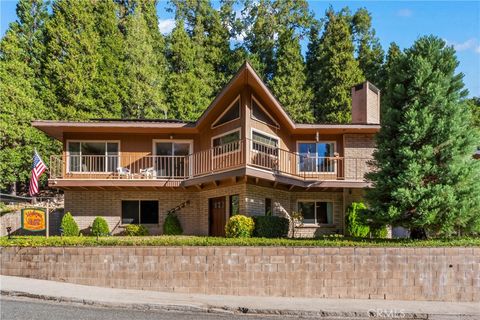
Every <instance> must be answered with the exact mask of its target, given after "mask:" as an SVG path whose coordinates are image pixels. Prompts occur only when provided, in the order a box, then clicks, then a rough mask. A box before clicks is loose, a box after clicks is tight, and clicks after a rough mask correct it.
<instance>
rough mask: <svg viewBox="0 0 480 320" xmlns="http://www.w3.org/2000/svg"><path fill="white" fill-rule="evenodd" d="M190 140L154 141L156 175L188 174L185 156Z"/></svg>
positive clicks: (177, 175) (178, 175)
mask: <svg viewBox="0 0 480 320" xmlns="http://www.w3.org/2000/svg"><path fill="white" fill-rule="evenodd" d="M190 146H191V142H190V141H188V142H181V141H158V142H155V150H154V152H155V155H157V156H160V157H155V171H156V175H157V176H158V177H172V176H173V177H185V176H187V175H188V174H189V168H187V162H186V161H185V158H186V156H188V155H189V154H190Z"/></svg>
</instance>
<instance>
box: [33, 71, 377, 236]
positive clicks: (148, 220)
mask: <svg viewBox="0 0 480 320" xmlns="http://www.w3.org/2000/svg"><path fill="white" fill-rule="evenodd" d="M352 119H353V121H352V122H353V123H352V124H299V123H295V122H294V121H292V119H290V117H289V116H288V115H287V113H286V112H285V111H284V109H283V108H282V106H281V105H280V103H279V102H278V101H277V99H276V98H275V97H274V96H273V95H272V93H271V92H270V91H269V90H268V89H267V87H266V85H265V84H264V83H263V82H262V80H261V79H260V78H259V76H258V75H257V74H256V73H255V71H254V70H253V69H252V67H251V66H250V65H249V64H248V63H245V64H244V65H243V66H242V67H241V68H240V70H239V71H238V72H237V74H236V75H235V76H234V77H233V78H232V80H231V81H230V82H229V83H228V84H227V85H226V87H225V88H224V89H223V90H222V91H221V92H220V93H219V94H218V96H217V97H216V98H215V100H214V101H213V102H212V103H211V105H210V106H209V107H208V108H207V109H206V110H205V112H204V113H203V114H202V116H201V117H200V118H199V119H198V120H197V121H195V122H183V121H176V120H111V119H103V120H92V121H85V122H71V121H34V122H33V126H34V127H36V128H38V129H40V130H42V131H43V132H45V133H46V134H48V135H49V136H51V137H54V138H56V139H58V140H60V141H62V142H63V153H62V155H58V156H53V157H52V158H51V162H50V177H49V186H50V187H53V188H57V189H60V190H63V191H64V194H65V211H66V212H67V211H68V212H71V213H72V215H73V216H74V217H75V219H76V220H77V222H78V223H79V226H80V228H81V229H84V230H88V228H89V227H90V226H91V224H92V222H93V219H94V218H95V217H96V216H103V217H105V218H106V219H107V221H108V223H109V225H110V228H111V230H113V233H119V232H121V231H122V230H123V226H124V225H126V224H132V223H135V224H144V225H146V226H147V227H148V228H149V229H150V231H151V233H152V234H160V233H161V232H162V226H163V221H164V219H165V217H166V215H167V212H169V211H171V210H174V211H176V213H177V215H178V217H179V219H180V221H181V223H182V226H183V229H184V233H185V234H191V235H213V236H223V235H224V233H225V231H224V226H225V223H226V221H227V219H228V217H229V216H231V215H234V214H237V213H240V214H245V215H250V216H252V215H264V214H270V213H271V214H273V215H280V216H287V217H288V216H289V214H291V213H292V212H293V211H301V212H302V213H303V215H304V219H305V220H304V226H303V227H302V228H301V231H300V232H297V234H299V235H302V236H314V235H319V234H331V233H343V232H344V215H345V210H346V208H347V207H348V205H349V204H350V203H351V202H352V201H355V200H358V199H360V198H361V197H362V195H363V192H364V189H365V188H367V187H368V183H367V182H366V181H365V179H364V174H365V173H366V172H367V171H369V170H370V168H369V164H368V162H369V160H370V159H371V158H372V152H373V150H374V148H375V142H374V136H375V134H376V133H377V132H378V131H379V129H380V125H379V123H380V93H379V90H378V89H377V88H376V87H375V86H373V85H372V84H371V83H369V82H365V83H362V84H359V85H358V86H355V87H354V88H352Z"/></svg>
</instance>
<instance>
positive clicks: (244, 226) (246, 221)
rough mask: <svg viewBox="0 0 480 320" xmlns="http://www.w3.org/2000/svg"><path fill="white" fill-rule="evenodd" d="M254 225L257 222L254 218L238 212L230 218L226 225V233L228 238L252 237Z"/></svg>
mask: <svg viewBox="0 0 480 320" xmlns="http://www.w3.org/2000/svg"><path fill="white" fill-rule="evenodd" d="M254 227H255V223H254V222H253V219H252V218H250V217H247V216H244V215H241V214H236V215H234V216H232V217H230V219H228V222H227V224H226V225H225V235H226V236H227V238H250V237H251V236H252V233H253V229H254Z"/></svg>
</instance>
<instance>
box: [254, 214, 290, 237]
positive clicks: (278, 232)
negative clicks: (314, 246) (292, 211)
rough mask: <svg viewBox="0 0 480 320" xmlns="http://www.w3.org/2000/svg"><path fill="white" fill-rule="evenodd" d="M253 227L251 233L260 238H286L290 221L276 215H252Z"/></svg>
mask: <svg viewBox="0 0 480 320" xmlns="http://www.w3.org/2000/svg"><path fill="white" fill-rule="evenodd" d="M253 221H254V222H255V229H254V231H253V235H254V236H255V237H261V238H286V237H287V236H288V230H289V226H290V221H289V220H288V219H287V218H284V217H277V216H254V217H253Z"/></svg>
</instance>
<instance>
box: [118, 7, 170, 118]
mask: <svg viewBox="0 0 480 320" xmlns="http://www.w3.org/2000/svg"><path fill="white" fill-rule="evenodd" d="M126 19H127V21H126V23H125V29H126V37H125V44H124V64H125V66H124V71H125V72H124V79H123V91H124V97H123V101H122V116H123V117H124V118H138V119H144V118H159V117H161V118H166V116H167V105H166V101H165V96H164V91H163V85H164V74H162V73H161V72H159V66H158V64H159V59H158V57H157V55H156V53H155V50H154V44H153V39H152V37H151V33H150V32H149V30H148V27H147V22H146V19H145V18H144V15H143V11H142V9H141V7H140V6H138V7H136V9H135V12H134V13H133V14H131V15H129V16H128V17H127V18H126Z"/></svg>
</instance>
